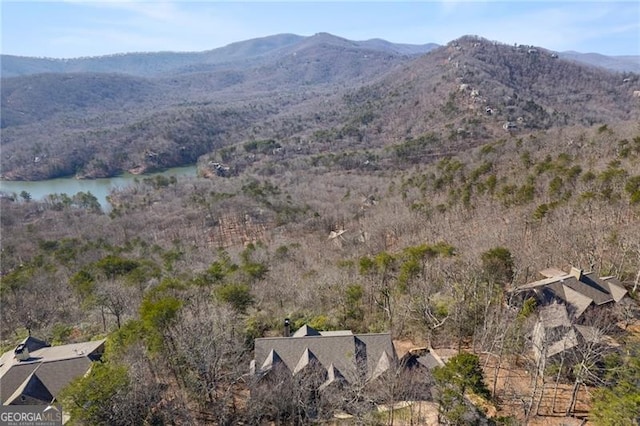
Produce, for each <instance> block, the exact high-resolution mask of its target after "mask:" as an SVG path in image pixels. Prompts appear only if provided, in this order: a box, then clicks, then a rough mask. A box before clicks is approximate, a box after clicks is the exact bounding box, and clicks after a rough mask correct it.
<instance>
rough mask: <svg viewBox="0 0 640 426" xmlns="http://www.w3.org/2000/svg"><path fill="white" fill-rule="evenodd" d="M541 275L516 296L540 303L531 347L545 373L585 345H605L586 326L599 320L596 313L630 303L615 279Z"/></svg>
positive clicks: (574, 270) (601, 337) (572, 273)
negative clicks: (558, 359)
mask: <svg viewBox="0 0 640 426" xmlns="http://www.w3.org/2000/svg"><path fill="white" fill-rule="evenodd" d="M540 274H541V275H542V276H544V277H545V278H543V279H541V280H538V281H534V282H531V283H528V284H525V285H522V286H520V287H518V288H516V290H515V293H516V294H519V295H520V296H522V297H523V298H527V297H533V298H535V300H536V302H537V303H538V306H539V308H538V310H537V313H536V315H537V320H536V323H535V326H534V329H533V332H532V344H533V352H534V357H535V359H536V361H537V363H538V366H539V368H540V369H541V370H544V366H545V365H546V364H547V363H548V361H549V360H550V359H552V358H554V357H557V356H560V355H562V354H563V353H564V352H565V351H571V350H574V349H579V348H580V347H581V345H584V344H585V343H586V342H591V343H603V344H605V336H604V335H603V334H602V333H601V332H599V331H598V329H596V328H595V327H592V326H590V325H586V324H585V323H587V324H588V323H589V321H590V320H591V319H592V317H594V316H597V315H596V314H597V311H602V310H610V309H611V308H613V307H614V306H616V305H618V304H624V303H631V301H630V298H629V297H627V290H626V289H625V288H624V286H623V285H622V283H621V282H620V281H619V280H618V279H616V278H614V277H597V276H596V275H595V273H593V272H591V273H585V272H584V271H582V270H581V269H578V268H573V267H572V268H571V270H570V271H569V272H568V273H567V272H564V271H562V270H559V269H556V268H549V269H545V270H543V271H540Z"/></svg>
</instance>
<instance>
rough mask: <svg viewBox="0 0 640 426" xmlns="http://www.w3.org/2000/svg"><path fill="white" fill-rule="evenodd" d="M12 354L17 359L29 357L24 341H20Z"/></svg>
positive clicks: (24, 359) (22, 359)
mask: <svg viewBox="0 0 640 426" xmlns="http://www.w3.org/2000/svg"><path fill="white" fill-rule="evenodd" d="M13 355H14V356H15V358H16V359H17V360H18V361H26V360H28V359H29V348H27V345H26V344H25V343H20V344H19V345H18V346H16V348H15V349H14V351H13Z"/></svg>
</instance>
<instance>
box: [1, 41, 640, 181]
mask: <svg viewBox="0 0 640 426" xmlns="http://www.w3.org/2000/svg"><path fill="white" fill-rule="evenodd" d="M282 40H285V43H284V45H282V44H278V43H276V44H275V45H278V46H279V47H277V48H275V51H277V52H278V54H277V55H268V54H265V55H264V57H261V58H260V59H259V60H256V61H251V60H245V61H241V62H236V63H235V64H236V65H235V66H232V65H230V64H226V65H224V66H209V65H206V64H203V65H202V66H201V67H199V68H197V67H194V68H187V69H186V70H183V71H182V72H181V73H175V74H170V75H166V76H163V77H153V78H142V77H136V76H130V75H125V74H99V73H98V74H87V73H85V74H83V73H79V74H64V73H58V74H39V75H34V76H24V77H12V78H4V79H3V88H2V110H3V114H2V120H3V121H2V126H3V140H2V148H3V170H2V173H3V178H5V179H16V180H32V179H44V178H50V177H59V176H68V175H75V176H78V177H84V178H94V177H106V176H112V175H114V174H117V173H119V172H122V171H124V170H136V171H142V172H144V171H150V170H154V169H158V168H164V167H172V166H179V165H185V164H193V163H194V162H195V161H197V160H198V158H200V157H201V156H204V155H206V154H210V153H212V152H213V151H218V150H221V149H225V148H229V147H232V146H234V145H236V144H241V143H244V142H246V141H247V140H252V139H255V140H268V139H273V140H275V141H279V142H278V143H279V144H281V145H286V144H288V143H294V141H297V142H295V143H299V142H300V141H304V143H307V144H308V148H307V149H306V150H304V151H300V152H310V153H321V152H323V151H326V150H331V151H336V150H337V151H338V152H340V151H345V152H346V151H348V150H367V149H383V148H385V147H386V148H389V147H392V146H394V144H395V146H400V148H398V149H401V150H402V149H404V148H402V147H401V145H402V144H408V145H410V146H413V145H412V144H415V143H414V142H410V140H411V139H412V138H413V139H414V140H416V141H421V140H422V141H427V140H429V141H436V142H437V143H434V144H431V145H430V146H429V147H428V149H426V150H424V148H425V146H424V145H423V143H422V142H419V143H418V144H417V148H416V147H415V146H413V148H411V149H419V150H422V151H420V152H419V153H416V155H414V156H413V157H412V158H413V159H412V160H411V161H420V159H427V158H430V156H433V155H442V154H443V153H445V152H453V151H455V150H460V149H466V148H468V147H472V146H476V145H478V144H482V143H486V142H487V141H488V140H491V139H492V138H496V137H501V136H502V135H504V134H505V130H504V128H503V127H504V126H507V125H508V123H511V124H509V125H508V126H512V127H511V128H508V130H509V129H517V132H520V133H526V132H534V131H537V130H544V129H549V128H552V127H562V126H566V125H587V126H591V125H593V124H597V123H605V122H613V121H617V120H629V119H632V118H633V117H634V114H636V115H637V107H636V104H635V102H636V101H635V98H633V91H634V87H636V86H637V84H638V81H639V79H640V77H639V76H637V75H633V74H630V75H629V76H628V77H624V78H623V76H621V75H619V74H617V73H614V72H609V71H606V70H603V69H599V68H596V67H590V66H585V65H580V64H577V63H575V62H571V61H567V60H564V59H562V58H559V57H557V55H556V54H554V53H553V52H551V51H548V50H546V49H543V48H536V47H533V46H511V45H505V44H499V43H496V42H491V41H489V40H486V39H482V38H480V37H477V36H464V37H461V38H459V39H456V40H454V41H452V42H450V43H448V44H447V45H446V46H441V47H438V48H437V49H434V50H431V51H430V52H429V53H427V54H425V55H418V56H407V55H402V54H398V53H392V52H388V51H384V50H381V49H380V48H378V49H377V50H371V49H370V48H369V47H362V46H361V45H360V44H359V43H358V42H352V41H349V40H346V39H342V38H339V37H335V36H332V35H330V34H318V35H316V36H314V37H311V38H307V39H305V40H303V43H288V42H286V40H287V37H284V38H283V39H281V41H282ZM373 43H376V42H375V41H374V42H373ZM365 44H367V43H365ZM273 46H274V45H273V44H272V45H270V46H262V47H261V48H258V50H251V49H250V46H248V45H247V46H245V47H246V48H249V50H251V51H252V52H254V53H255V52H262V51H264V50H265V49H266V50H269V51H274V50H273V49H272V47H273ZM237 48H238V46H236V47H234V48H233V49H237ZM233 49H232V50H233ZM235 51H237V50H235ZM241 56H242V57H246V55H241ZM74 81H75V82H79V83H81V84H79V85H78V86H73V85H72V86H70V87H67V86H68V85H69V84H73V82H74ZM127 87H132V88H134V89H135V90H136V91H135V92H134V93H129V92H130V90H129V89H127ZM430 135H438V137H437V138H434V137H432V136H430ZM425 138H426V139H425ZM398 144H400V145H398ZM405 148H406V147H405ZM394 149H395V148H394ZM405 151H406V150H405ZM410 151H411V150H410ZM36 158H37V159H38V160H37V161H36V160H35V159H36ZM243 162H244V160H243ZM242 164H244V163H242ZM238 167H244V166H241V165H239V166H238Z"/></svg>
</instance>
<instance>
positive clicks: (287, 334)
mask: <svg viewBox="0 0 640 426" xmlns="http://www.w3.org/2000/svg"><path fill="white" fill-rule="evenodd" d="M290 336H291V323H290V321H289V318H285V319H284V337H290Z"/></svg>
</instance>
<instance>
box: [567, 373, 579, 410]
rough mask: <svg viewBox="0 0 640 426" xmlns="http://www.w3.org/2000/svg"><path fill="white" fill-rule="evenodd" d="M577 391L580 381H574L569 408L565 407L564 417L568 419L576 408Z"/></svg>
mask: <svg viewBox="0 0 640 426" xmlns="http://www.w3.org/2000/svg"><path fill="white" fill-rule="evenodd" d="M578 389H580V379H576V381H575V383H574V384H573V391H572V392H571V401H570V402H569V406H568V407H567V411H566V412H565V416H567V417H569V416H571V415H572V414H573V411H574V409H575V406H576V399H577V397H578Z"/></svg>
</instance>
